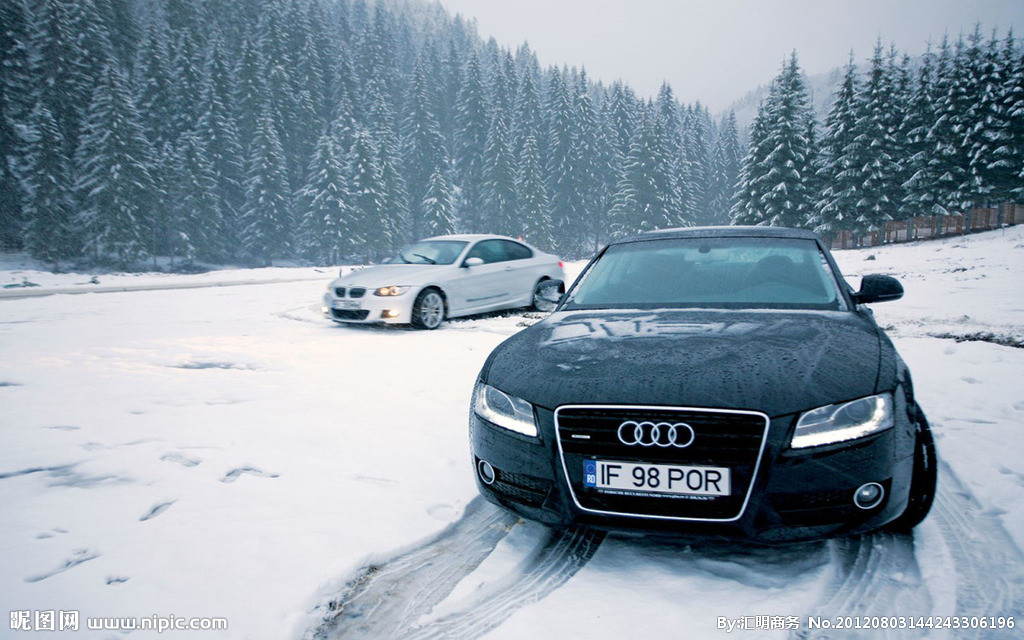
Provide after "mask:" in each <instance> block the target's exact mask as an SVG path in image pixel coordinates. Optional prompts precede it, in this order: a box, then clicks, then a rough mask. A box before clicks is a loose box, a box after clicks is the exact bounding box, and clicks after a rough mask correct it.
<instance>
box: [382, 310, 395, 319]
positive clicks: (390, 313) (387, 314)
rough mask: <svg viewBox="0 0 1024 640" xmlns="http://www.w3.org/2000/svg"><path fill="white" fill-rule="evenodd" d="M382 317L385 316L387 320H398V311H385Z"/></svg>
mask: <svg viewBox="0 0 1024 640" xmlns="http://www.w3.org/2000/svg"><path fill="white" fill-rule="evenodd" d="M381 315H382V316H384V317H385V318H397V317H398V309H385V310H384V313H382V314H381Z"/></svg>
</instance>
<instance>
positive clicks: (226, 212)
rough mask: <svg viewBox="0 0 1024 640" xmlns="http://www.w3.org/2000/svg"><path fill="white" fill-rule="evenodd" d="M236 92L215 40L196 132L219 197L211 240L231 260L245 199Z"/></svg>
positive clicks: (236, 243) (242, 155)
mask: <svg viewBox="0 0 1024 640" xmlns="http://www.w3.org/2000/svg"><path fill="white" fill-rule="evenodd" d="M234 95H235V87H234V75H233V73H232V70H231V67H229V66H228V64H227V62H226V60H224V56H223V54H222V48H221V44H220V40H219V39H214V41H213V44H212V48H211V49H210V52H209V55H208V57H207V61H206V70H205V74H204V78H203V86H202V90H201V98H200V104H199V108H198V112H199V121H198V122H197V123H196V127H195V132H196V134H197V135H198V136H199V137H201V138H202V139H203V141H204V145H205V148H206V157H207V160H208V162H209V164H210V170H211V171H212V172H213V176H214V180H215V190H216V197H217V200H218V209H219V216H218V217H219V218H220V227H219V229H218V231H219V236H218V237H217V238H215V239H214V238H211V242H213V243H214V245H215V246H217V247H218V253H220V254H221V255H223V256H224V257H226V258H229V259H234V258H235V257H236V256H237V254H238V251H239V248H240V247H241V228H240V221H239V212H240V211H241V210H242V206H243V204H244V202H245V186H244V185H245V162H244V153H243V149H242V144H241V142H240V141H239V132H238V127H237V124H236V121H235V115H234V112H233V110H232V109H231V108H230V106H229V105H230V104H231V100H232V97H233V96H234Z"/></svg>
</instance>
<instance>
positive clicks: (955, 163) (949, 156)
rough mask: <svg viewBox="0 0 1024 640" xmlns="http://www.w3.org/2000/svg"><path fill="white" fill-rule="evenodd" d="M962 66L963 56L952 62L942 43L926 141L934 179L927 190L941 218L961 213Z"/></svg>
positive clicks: (953, 59)
mask: <svg viewBox="0 0 1024 640" xmlns="http://www.w3.org/2000/svg"><path fill="white" fill-rule="evenodd" d="M960 48H961V47H959V46H958V49H960ZM963 66H964V65H963V56H962V55H959V54H958V55H956V57H955V58H954V56H953V54H952V51H951V48H950V45H949V42H948V41H947V40H946V39H943V41H942V44H941V46H940V48H939V56H938V60H937V64H936V72H935V84H934V92H935V93H934V95H935V99H936V102H935V120H934V122H933V123H932V126H931V128H930V129H929V130H928V136H927V138H926V140H927V142H928V143H929V145H930V146H931V148H932V151H931V153H930V154H929V159H928V163H929V171H930V173H931V174H932V175H933V176H935V181H934V182H933V183H932V185H931V188H932V190H933V193H935V200H936V206H937V207H938V209H937V211H941V212H943V213H944V214H945V215H951V214H955V213H958V212H960V211H962V210H963V201H964V198H963V192H962V191H961V186H962V185H963V184H964V182H965V177H966V163H964V162H962V158H961V153H960V149H961V147H960V145H961V144H962V142H963V136H962V132H963V115H962V114H963V110H962V109H961V108H960V102H961V101H962V98H963V97H964V96H963V87H964V85H963V83H962V81H960V80H958V78H959V76H960V75H961V74H962V73H963V71H964V69H963Z"/></svg>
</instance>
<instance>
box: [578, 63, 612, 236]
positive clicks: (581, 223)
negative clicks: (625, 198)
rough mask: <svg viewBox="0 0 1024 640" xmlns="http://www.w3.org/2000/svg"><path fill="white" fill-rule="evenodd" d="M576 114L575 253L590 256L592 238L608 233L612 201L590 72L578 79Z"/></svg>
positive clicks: (583, 73) (581, 74)
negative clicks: (591, 91) (608, 210)
mask: <svg viewBox="0 0 1024 640" xmlns="http://www.w3.org/2000/svg"><path fill="white" fill-rule="evenodd" d="M573 110H574V111H575V115H576V118H575V120H576V135H575V137H574V139H573V143H574V147H575V148H574V151H573V157H574V158H575V162H576V181H577V184H578V189H579V193H580V208H579V218H578V220H577V223H576V224H577V225H578V231H577V233H576V236H577V239H576V247H574V251H573V252H574V253H577V254H580V255H584V254H586V253H588V252H589V249H590V248H591V245H592V244H593V240H592V239H593V238H595V237H596V236H598V235H599V234H601V233H603V232H604V231H605V225H606V224H607V220H606V215H605V214H606V212H607V201H608V199H609V197H610V196H609V195H608V191H609V186H608V184H607V183H606V182H605V180H606V179H607V175H606V174H605V172H604V171H603V167H602V166H601V160H602V158H603V157H604V156H603V153H602V149H601V147H600V145H601V143H602V141H603V137H602V136H601V131H600V125H599V123H598V114H597V112H596V111H595V109H594V101H593V99H592V98H591V96H590V87H589V83H588V82H587V72H586V70H585V69H584V70H583V71H581V72H580V74H579V75H578V76H576V77H575V82H574V88H573Z"/></svg>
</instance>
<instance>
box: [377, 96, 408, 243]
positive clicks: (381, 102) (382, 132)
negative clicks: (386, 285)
mask: <svg viewBox="0 0 1024 640" xmlns="http://www.w3.org/2000/svg"><path fill="white" fill-rule="evenodd" d="M373 86H374V87H375V88H374V89H373V92H374V93H375V95H376V98H375V100H374V104H373V107H372V108H371V110H370V114H369V125H370V133H371V135H372V136H373V143H374V148H375V149H376V152H377V154H376V159H377V165H378V167H379V168H380V177H381V184H382V188H383V192H382V196H383V198H384V209H383V212H384V215H383V217H381V219H380V220H379V222H378V224H380V225H381V228H382V231H383V233H384V235H385V236H386V238H387V241H386V243H385V244H384V245H382V247H381V248H382V249H388V250H390V249H398V248H399V247H400V246H401V245H402V244H405V242H406V238H407V237H408V218H409V194H408V191H407V190H406V186H405V178H404V177H403V166H402V159H401V156H400V154H399V143H398V136H397V134H396V133H395V122H394V116H393V115H392V113H391V105H390V104H389V103H388V97H387V94H385V93H384V91H383V89H384V87H383V85H376V84H375V85H373Z"/></svg>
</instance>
